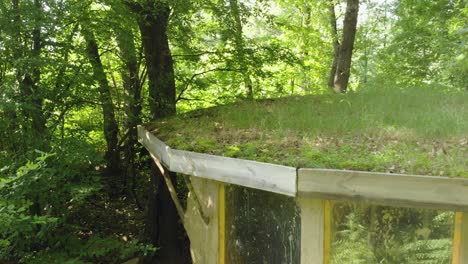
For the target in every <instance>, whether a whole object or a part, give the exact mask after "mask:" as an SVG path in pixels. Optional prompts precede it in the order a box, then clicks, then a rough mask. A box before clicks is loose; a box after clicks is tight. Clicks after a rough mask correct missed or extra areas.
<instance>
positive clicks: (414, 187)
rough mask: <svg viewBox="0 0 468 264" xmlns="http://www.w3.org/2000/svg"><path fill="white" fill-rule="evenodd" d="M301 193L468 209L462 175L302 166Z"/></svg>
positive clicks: (467, 188)
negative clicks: (429, 174)
mask: <svg viewBox="0 0 468 264" xmlns="http://www.w3.org/2000/svg"><path fill="white" fill-rule="evenodd" d="M298 195H299V196H300V197H316V198H324V199H352V200H358V201H365V202H369V203H375V204H382V205H391V206H401V207H423V208H432V209H446V210H458V211H465V212H466V211H468V179H461V178H447V177H431V176H417V175H402V174H388V173H371V172H359V171H345V170H326V169H300V170H299V171H298Z"/></svg>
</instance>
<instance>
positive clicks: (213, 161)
mask: <svg viewBox="0 0 468 264" xmlns="http://www.w3.org/2000/svg"><path fill="white" fill-rule="evenodd" d="M138 136H139V142H140V143H141V144H142V145H143V146H145V147H146V149H147V150H148V151H149V152H150V153H151V154H152V155H154V156H156V157H157V159H159V160H160V161H161V163H162V164H163V165H164V166H166V167H168V168H169V169H170V170H171V171H173V172H178V173H183V174H187V175H192V176H196V177H202V178H206V179H212V180H217V181H221V182H225V183H232V184H237V185H240V186H245V187H250V188H255V189H259V190H264V191H269V192H274V193H280V194H284V195H288V196H295V195H296V178H297V177H296V169H295V168H293V167H287V166H281V165H275V164H269V163H263V162H256V161H250V160H243V159H233V158H227V157H221V156H214V155H207V154H201V153H195V152H190V151H183V150H175V149H171V148H170V147H169V146H167V145H166V144H165V143H164V142H162V141H161V140H159V139H158V138H157V137H155V136H154V135H153V134H151V133H150V132H149V131H147V130H146V129H145V128H144V127H142V126H138Z"/></svg>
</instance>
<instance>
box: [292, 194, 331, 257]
mask: <svg viewBox="0 0 468 264" xmlns="http://www.w3.org/2000/svg"><path fill="white" fill-rule="evenodd" d="M299 206H300V208H301V264H328V263H330V252H331V248H330V247H331V208H332V205H331V203H330V202H329V201H324V200H320V199H313V198H299Z"/></svg>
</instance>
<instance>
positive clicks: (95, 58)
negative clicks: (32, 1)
mask: <svg viewBox="0 0 468 264" xmlns="http://www.w3.org/2000/svg"><path fill="white" fill-rule="evenodd" d="M81 32H82V33H83V37H84V39H85V41H86V52H87V55H88V58H89V62H90V63H91V66H92V68H93V77H94V79H95V80H96V81H97V82H98V91H99V97H100V101H101V105H102V116H103V121H104V127H103V129H104V137H105V139H106V143H107V151H106V161H107V165H108V171H109V173H111V175H112V173H118V172H119V171H120V165H119V164H120V155H119V151H118V146H117V145H118V132H119V127H118V125H117V121H116V119H115V113H114V104H113V102H112V96H111V91H110V87H109V83H108V82H107V77H106V73H105V72H104V66H103V65H102V62H101V57H100V55H99V47H98V44H97V42H96V38H95V37H94V33H93V32H92V31H90V30H89V29H87V28H86V26H83V25H82V26H81Z"/></svg>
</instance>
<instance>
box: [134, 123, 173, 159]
mask: <svg viewBox="0 0 468 264" xmlns="http://www.w3.org/2000/svg"><path fill="white" fill-rule="evenodd" d="M137 129H138V142H140V143H141V144H142V145H143V146H145V148H146V149H147V150H148V151H149V152H150V153H151V154H152V155H154V156H156V158H157V159H158V160H160V161H161V163H162V164H163V165H164V166H166V168H169V165H170V160H171V159H170V155H171V154H170V151H171V148H170V147H169V146H168V145H166V144H165V143H164V142H162V141H161V140H159V139H158V138H157V137H155V136H154V135H153V134H151V132H149V131H148V130H146V129H145V128H144V127H143V126H138V128H137Z"/></svg>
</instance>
